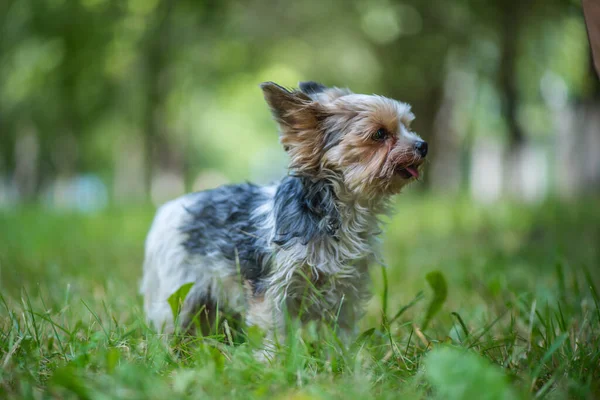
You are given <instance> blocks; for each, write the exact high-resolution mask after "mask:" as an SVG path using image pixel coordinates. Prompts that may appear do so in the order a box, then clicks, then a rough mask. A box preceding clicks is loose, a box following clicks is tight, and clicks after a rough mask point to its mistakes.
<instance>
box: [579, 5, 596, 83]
mask: <svg viewBox="0 0 600 400" xmlns="http://www.w3.org/2000/svg"><path fill="white" fill-rule="evenodd" d="M582 6H583V15H584V17H585V24H586V26H587V32H588V38H589V40H590V47H591V54H592V64H593V65H594V67H595V68H596V73H597V74H598V76H600V2H598V0H582ZM596 85H598V81H596Z"/></svg>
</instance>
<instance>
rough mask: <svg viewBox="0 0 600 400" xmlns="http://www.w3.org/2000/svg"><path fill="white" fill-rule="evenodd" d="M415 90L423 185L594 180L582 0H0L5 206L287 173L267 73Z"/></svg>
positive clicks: (293, 80) (153, 193) (163, 194)
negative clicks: (426, 154)
mask: <svg viewBox="0 0 600 400" xmlns="http://www.w3.org/2000/svg"><path fill="white" fill-rule="evenodd" d="M266 80H272V81H275V82H277V83H279V84H282V85H284V86H289V87H293V86H295V85H296V84H297V82H298V81H300V80H316V81H319V82H323V83H325V84H327V85H336V86H341V87H349V88H351V89H352V90H353V91H355V92H359V93H378V94H383V95H386V96H389V97H393V98H396V99H399V100H402V101H405V102H408V103H410V104H412V106H413V110H414V112H415V114H416V116H417V120H416V121H415V125H414V127H415V130H416V131H417V132H418V133H420V134H421V135H422V136H423V137H424V138H425V139H426V140H428V141H429V142H430V148H431V158H430V160H431V161H430V164H429V165H428V167H427V173H426V177H425V180H424V182H423V183H422V184H418V185H414V187H413V188H412V189H410V190H412V191H415V190H416V191H429V192H432V193H435V194H436V195H441V196H455V195H457V194H465V195H467V196H468V197H471V198H473V199H474V200H475V201H477V202H494V201H498V200H502V199H507V198H511V199H519V200H523V201H527V202H539V201H543V200H544V199H546V198H548V197H557V196H558V197H570V198H573V197H578V196H582V195H589V194H598V192H599V190H600V134H598V132H600V84H599V83H598V79H597V77H596V75H595V73H594V70H593V68H592V62H591V57H590V50H589V45H588V41H587V35H586V29H585V25H584V20H583V17H582V10H581V5H580V2H579V1H576V0H543V1H535V0H529V1H519V0H506V1H494V2H480V1H472V0H460V1H452V2H447V1H433V2H422V1H419V0H403V1H391V0H373V1H366V0H364V1H362V0H353V1H341V0H337V1H335V0H334V1H316V0H314V1H311V0H309V1H303V2H288V1H233V0H219V1H185V0H184V1H175V0H118V1H115V0H19V1H13V0H5V1H2V4H0V123H1V127H0V129H1V135H0V207H3V208H6V207H9V208H10V207H14V206H15V205H17V204H21V203H25V202H41V203H43V204H45V205H47V206H50V207H51V208H62V209H65V208H66V209H77V210H82V211H93V210H98V209H102V208H105V207H107V206H110V205H113V204H116V205H119V204H132V203H133V204H135V203H139V202H146V201H147V200H151V201H152V202H153V203H154V204H160V203H162V202H164V201H165V200H167V199H170V198H173V197H175V196H177V195H179V194H181V193H184V192H186V191H190V190H199V189H204V188H207V187H212V186H215V185H217V184H220V183H224V182H237V181H240V180H244V179H249V180H253V181H258V182H268V181H270V180H273V179H276V178H278V177H280V176H281V175H282V174H283V173H285V165H286V158H285V154H284V153H283V151H282V150H281V148H280V147H279V144H278V140H277V133H276V128H275V126H274V124H273V122H272V121H271V118H270V115H269V112H268V110H267V107H266V105H265V104H264V101H263V100H262V94H261V92H260V89H259V88H258V84H259V83H260V82H262V81H266Z"/></svg>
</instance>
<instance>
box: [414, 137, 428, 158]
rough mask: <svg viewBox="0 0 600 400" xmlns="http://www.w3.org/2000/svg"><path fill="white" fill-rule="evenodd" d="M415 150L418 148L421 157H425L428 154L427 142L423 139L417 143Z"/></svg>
mask: <svg viewBox="0 0 600 400" xmlns="http://www.w3.org/2000/svg"><path fill="white" fill-rule="evenodd" d="M415 150H417V153H419V155H420V156H421V157H425V156H426V155H427V142H424V141H422V140H420V141H418V142H417V143H416V144H415Z"/></svg>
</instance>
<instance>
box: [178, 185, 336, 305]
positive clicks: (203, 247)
mask: <svg viewBox="0 0 600 400" xmlns="http://www.w3.org/2000/svg"><path fill="white" fill-rule="evenodd" d="M195 196H197V199H196V201H195V202H194V204H193V205H192V206H190V207H188V208H187V211H188V212H189V213H190V214H191V216H192V218H191V219H190V220H189V221H188V222H187V223H186V224H185V225H184V226H182V227H181V228H180V229H181V231H182V232H183V233H185V234H186V240H185V241H184V243H183V246H184V247H185V249H186V250H187V251H188V252H189V253H193V254H200V255H204V256H206V255H211V254H215V253H216V254H220V255H221V256H223V257H225V258H227V259H228V260H230V261H232V262H239V267H240V271H241V274H242V277H243V278H244V279H245V280H247V281H249V282H250V283H251V286H252V287H253V290H254V292H255V293H256V292H261V291H263V290H264V289H265V288H264V278H265V277H266V276H267V275H268V273H269V271H270V266H269V260H270V255H271V252H272V250H271V249H272V247H271V246H270V243H267V237H268V234H269V233H268V232H265V231H264V230H263V229H261V228H259V227H258V226H259V222H261V221H255V220H254V219H253V217H252V215H253V213H254V211H255V210H256V209H257V208H258V207H260V206H261V205H263V204H264V203H265V202H266V201H268V200H269V198H268V197H267V195H266V194H265V192H264V191H263V190H261V188H260V187H259V186H256V185H253V184H250V183H245V184H240V185H228V186H222V187H219V188H217V189H213V190H208V191H205V192H200V193H196V194H195ZM335 199H336V198H335V195H334V192H333V188H332V187H331V186H330V184H328V183H327V182H326V181H316V182H315V181H312V180H311V179H310V178H308V177H297V176H288V177H286V178H284V179H283V181H282V182H281V183H280V185H279V186H278V188H277V191H276V193H275V198H274V204H273V213H274V221H275V227H274V230H275V236H274V238H273V242H274V244H276V245H278V246H280V247H284V248H285V247H289V246H292V245H294V244H296V243H298V242H300V243H302V244H304V245H306V244H308V243H309V242H311V241H314V240H319V239H323V238H324V237H326V236H331V237H335V236H336V233H337V231H338V229H339V226H340V217H339V214H338V211H337V208H336V204H335Z"/></svg>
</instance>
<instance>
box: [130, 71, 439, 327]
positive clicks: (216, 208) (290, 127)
mask: <svg viewBox="0 0 600 400" xmlns="http://www.w3.org/2000/svg"><path fill="white" fill-rule="evenodd" d="M261 88H262V91H263V93H264V97H265V100H266V101H267V103H268V105H269V107H270V109H271V113H272V115H273V117H274V119H275V121H277V123H278V124H279V129H280V141H281V144H282V145H283V148H284V149H285V151H286V152H287V153H288V155H289V157H290V163H289V174H288V176H286V177H284V178H283V179H282V180H281V181H280V182H277V183H275V184H272V185H269V186H257V185H254V184H251V183H244V184H239V185H228V186H221V187H219V188H216V189H212V190H207V191H203V192H198V193H192V194H188V195H184V196H182V197H180V198H178V199H175V200H172V201H170V202H168V203H167V204H165V205H163V206H162V207H161V208H160V209H159V210H158V212H157V214H156V217H155V219H154V222H153V223H152V227H151V229H150V232H149V234H148V237H147V239H146V252H145V262H144V276H143V281H142V285H141V292H142V294H143V295H144V308H145V312H146V314H147V317H148V319H149V320H150V321H151V322H152V323H153V324H154V326H155V327H156V328H158V329H161V330H162V331H163V332H166V333H169V332H173V330H174V329H175V324H176V321H174V317H173V315H172V311H171V308H170V306H169V304H168V302H167V299H168V298H169V296H170V295H171V294H173V293H174V292H175V291H177V289H179V288H180V287H181V286H182V285H183V284H185V283H189V282H193V283H194V285H193V286H192V288H191V290H190V292H189V293H188V295H187V297H186V299H185V301H184V302H183V306H182V309H181V313H180V318H179V320H178V323H180V324H181V326H182V328H183V329H185V330H188V331H189V330H190V329H191V330H193V329H196V328H200V330H201V332H202V333H205V334H206V333H207V332H210V331H211V329H212V325H213V324H214V322H215V315H216V313H217V312H225V313H228V314H241V315H244V316H245V323H246V324H247V325H257V326H259V327H261V328H263V329H264V330H265V331H266V332H267V335H268V336H267V337H269V336H271V337H274V334H275V333H281V332H282V330H283V328H284V325H285V315H286V313H288V314H289V315H290V316H292V317H295V318H299V319H300V320H302V321H308V320H318V321H323V320H325V321H329V322H333V323H335V324H337V325H336V326H337V327H339V329H340V331H341V332H342V333H343V334H345V336H348V335H350V334H351V333H352V331H353V328H354V326H355V322H356V321H357V319H358V318H360V316H361V314H362V312H363V306H364V303H365V301H366V300H367V299H368V297H369V296H368V293H369V292H368V284H369V274H368V270H367V267H368V264H369V263H370V262H372V261H377V260H379V256H378V254H379V251H378V247H379V246H378V239H377V236H378V235H379V234H380V232H381V231H380V227H379V225H380V222H379V219H378V215H382V214H385V213H387V211H388V209H389V207H388V202H389V199H390V197H391V196H392V195H394V194H396V193H398V192H399V191H400V189H402V187H403V186H405V185H406V184H407V183H409V182H410V181H412V180H414V179H417V178H418V177H419V174H420V171H419V169H420V166H421V165H422V163H423V162H424V160H425V156H426V155H427V143H426V142H425V141H423V140H422V139H421V138H420V137H419V136H418V135H417V134H415V133H414V132H412V131H411V130H410V124H411V122H412V120H413V119H414V115H413V114H412V113H411V111H410V106H409V105H408V104H405V103H402V102H399V101H396V100H392V99H389V98H386V97H382V96H377V95H362V94H354V93H352V92H350V91H349V90H347V89H340V88H336V87H332V88H329V87H326V86H323V85H321V84H319V83H316V82H300V83H299V89H298V90H291V91H290V90H287V89H285V88H283V87H281V86H279V85H277V84H275V83H273V82H266V83H263V84H261Z"/></svg>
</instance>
